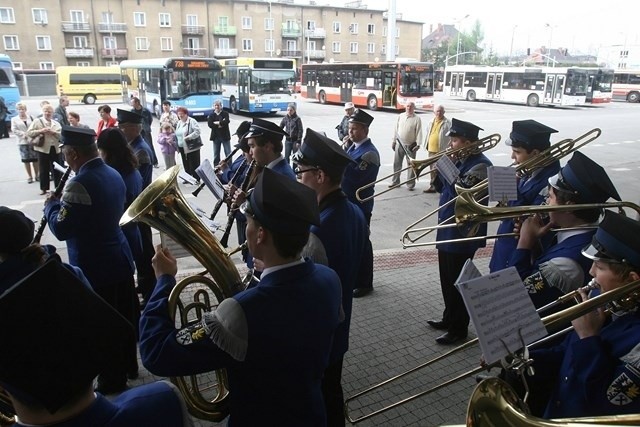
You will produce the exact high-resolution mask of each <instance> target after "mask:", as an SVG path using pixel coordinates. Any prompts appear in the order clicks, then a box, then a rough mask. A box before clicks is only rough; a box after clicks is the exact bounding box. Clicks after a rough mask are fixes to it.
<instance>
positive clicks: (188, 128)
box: [176, 107, 202, 182]
mask: <svg viewBox="0 0 640 427" xmlns="http://www.w3.org/2000/svg"><path fill="white" fill-rule="evenodd" d="M176 113H177V114H178V119H179V120H178V124H177V125H176V137H177V138H178V150H179V151H180V157H181V158H182V165H183V166H184V170H185V172H187V173H188V174H189V175H191V176H193V177H194V178H195V179H196V180H197V181H198V182H200V177H199V176H198V174H197V173H196V168H197V167H198V166H200V148H202V139H201V138H200V126H198V122H197V121H196V120H195V119H194V118H192V117H189V110H187V109H186V108H185V107H178V108H177V109H176Z"/></svg>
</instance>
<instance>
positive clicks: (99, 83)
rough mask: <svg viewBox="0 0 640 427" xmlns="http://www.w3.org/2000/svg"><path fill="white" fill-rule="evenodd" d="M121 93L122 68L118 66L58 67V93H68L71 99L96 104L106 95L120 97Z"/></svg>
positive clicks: (60, 94)
mask: <svg viewBox="0 0 640 427" xmlns="http://www.w3.org/2000/svg"><path fill="white" fill-rule="evenodd" d="M120 93H121V86H120V69H119V68H118V67H117V66H116V67H77V66H60V67H57V68H56V94H57V95H58V96H62V95H66V96H67V97H68V98H69V99H70V100H73V101H81V102H82V103H84V104H95V102H96V100H97V99H98V98H99V97H100V98H104V97H116V98H119V97H120Z"/></svg>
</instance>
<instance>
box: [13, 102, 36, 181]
mask: <svg viewBox="0 0 640 427" xmlns="http://www.w3.org/2000/svg"><path fill="white" fill-rule="evenodd" d="M16 110H18V115H17V116H15V117H14V118H12V119H11V132H13V134H14V135H15V136H16V138H17V139H18V148H19V149H20V160H22V163H23V164H24V168H25V169H26V171H27V175H28V176H29V179H28V181H27V182H28V183H29V184H31V183H32V182H33V178H34V177H35V179H36V181H38V180H39V179H40V171H39V169H38V153H36V151H35V150H34V149H33V145H31V144H30V143H29V138H28V137H27V130H28V129H29V125H30V124H31V122H33V117H31V116H30V115H28V114H27V105H26V104H25V103H24V102H18V103H17V104H16ZM32 169H33V173H31V170H32Z"/></svg>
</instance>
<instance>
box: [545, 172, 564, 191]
mask: <svg viewBox="0 0 640 427" xmlns="http://www.w3.org/2000/svg"><path fill="white" fill-rule="evenodd" d="M558 179H560V175H558V174H556V175H554V176H551V177H549V180H548V181H549V185H550V186H552V187H553V188H555V189H556V190H562V189H561V188H560V187H559V186H558Z"/></svg>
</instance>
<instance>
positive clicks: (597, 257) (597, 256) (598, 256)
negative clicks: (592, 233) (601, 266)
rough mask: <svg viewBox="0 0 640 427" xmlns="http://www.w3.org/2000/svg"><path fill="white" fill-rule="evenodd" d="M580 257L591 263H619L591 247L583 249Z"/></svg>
mask: <svg viewBox="0 0 640 427" xmlns="http://www.w3.org/2000/svg"><path fill="white" fill-rule="evenodd" d="M582 255H584V256H585V257H587V258H589V259H591V260H593V261H604V262H609V263H613V262H615V263H618V262H619V261H618V260H616V259H613V258H611V257H608V256H606V255H605V254H603V253H602V252H600V251H599V250H598V249H596V247H595V246H593V245H591V244H590V245H589V246H587V247H585V248H584V249H583V250H582Z"/></svg>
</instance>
